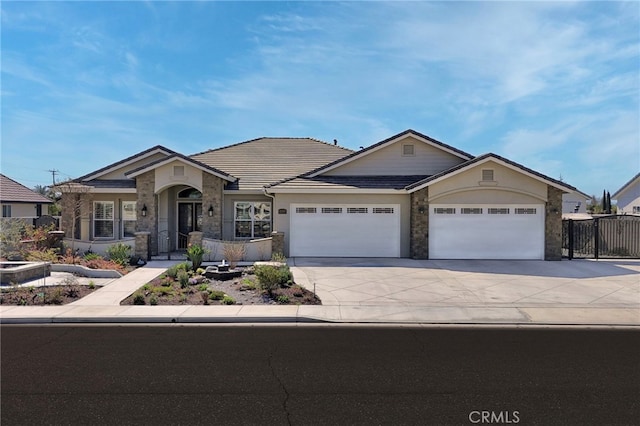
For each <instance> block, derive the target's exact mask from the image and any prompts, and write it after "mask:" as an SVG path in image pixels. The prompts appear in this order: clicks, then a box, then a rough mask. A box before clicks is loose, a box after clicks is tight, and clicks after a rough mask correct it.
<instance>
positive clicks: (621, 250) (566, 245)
mask: <svg viewBox="0 0 640 426" xmlns="http://www.w3.org/2000/svg"><path fill="white" fill-rule="evenodd" d="M562 255H563V256H564V257H567V258H569V259H573V258H592V259H599V258H640V216H626V215H622V216H600V217H595V218H591V219H584V220H573V219H565V220H563V221H562Z"/></svg>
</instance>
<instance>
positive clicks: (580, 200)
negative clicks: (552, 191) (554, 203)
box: [562, 190, 591, 214]
mask: <svg viewBox="0 0 640 426" xmlns="http://www.w3.org/2000/svg"><path fill="white" fill-rule="evenodd" d="M588 200H591V196H590V195H587V194H585V193H584V192H582V191H578V190H576V191H572V192H567V193H564V194H562V213H563V214H566V213H568V214H574V213H579V214H586V213H587V201H588Z"/></svg>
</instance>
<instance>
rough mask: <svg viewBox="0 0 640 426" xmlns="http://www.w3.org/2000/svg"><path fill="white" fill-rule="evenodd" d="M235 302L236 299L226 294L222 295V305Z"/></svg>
mask: <svg viewBox="0 0 640 426" xmlns="http://www.w3.org/2000/svg"><path fill="white" fill-rule="evenodd" d="M235 303H236V300H235V299H234V298H233V297H231V296H228V295H226V294H225V295H224V297H223V298H222V304H223V305H234V304H235Z"/></svg>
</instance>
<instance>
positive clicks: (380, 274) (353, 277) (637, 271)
mask: <svg viewBox="0 0 640 426" xmlns="http://www.w3.org/2000/svg"><path fill="white" fill-rule="evenodd" d="M289 263H290V264H291V266H292V271H293V273H294V276H295V279H296V281H299V282H301V283H303V284H304V285H306V286H307V287H308V288H310V289H313V287H314V285H315V290H316V292H317V294H318V296H319V297H320V298H321V299H322V303H323V305H328V306H332V305H333V306H336V305H339V306H371V307H373V306H394V305H395V306H405V307H418V306H434V307H437V306H440V307H442V306H460V307H472V306H483V307H528V308H532V310H531V312H534V313H535V309H536V308H538V307H539V308H550V307H552V308H553V307H556V308H569V307H584V308H603V309H611V308H621V309H624V310H625V311H627V313H628V312H629V311H631V312H635V311H636V310H637V312H638V319H639V320H640V260H599V261H595V260H571V261H569V260H563V261H560V262H545V261H487V260H473V261H468V260H413V259H388V258H384V259H369V258H346V259H345V258H293V259H290V261H289Z"/></svg>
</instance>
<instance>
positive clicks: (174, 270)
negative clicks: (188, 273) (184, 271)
mask: <svg viewBox="0 0 640 426" xmlns="http://www.w3.org/2000/svg"><path fill="white" fill-rule="evenodd" d="M167 276H168V277H169V278H172V279H176V278H177V277H178V265H173V266H172V267H170V268H169V269H167Z"/></svg>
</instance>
